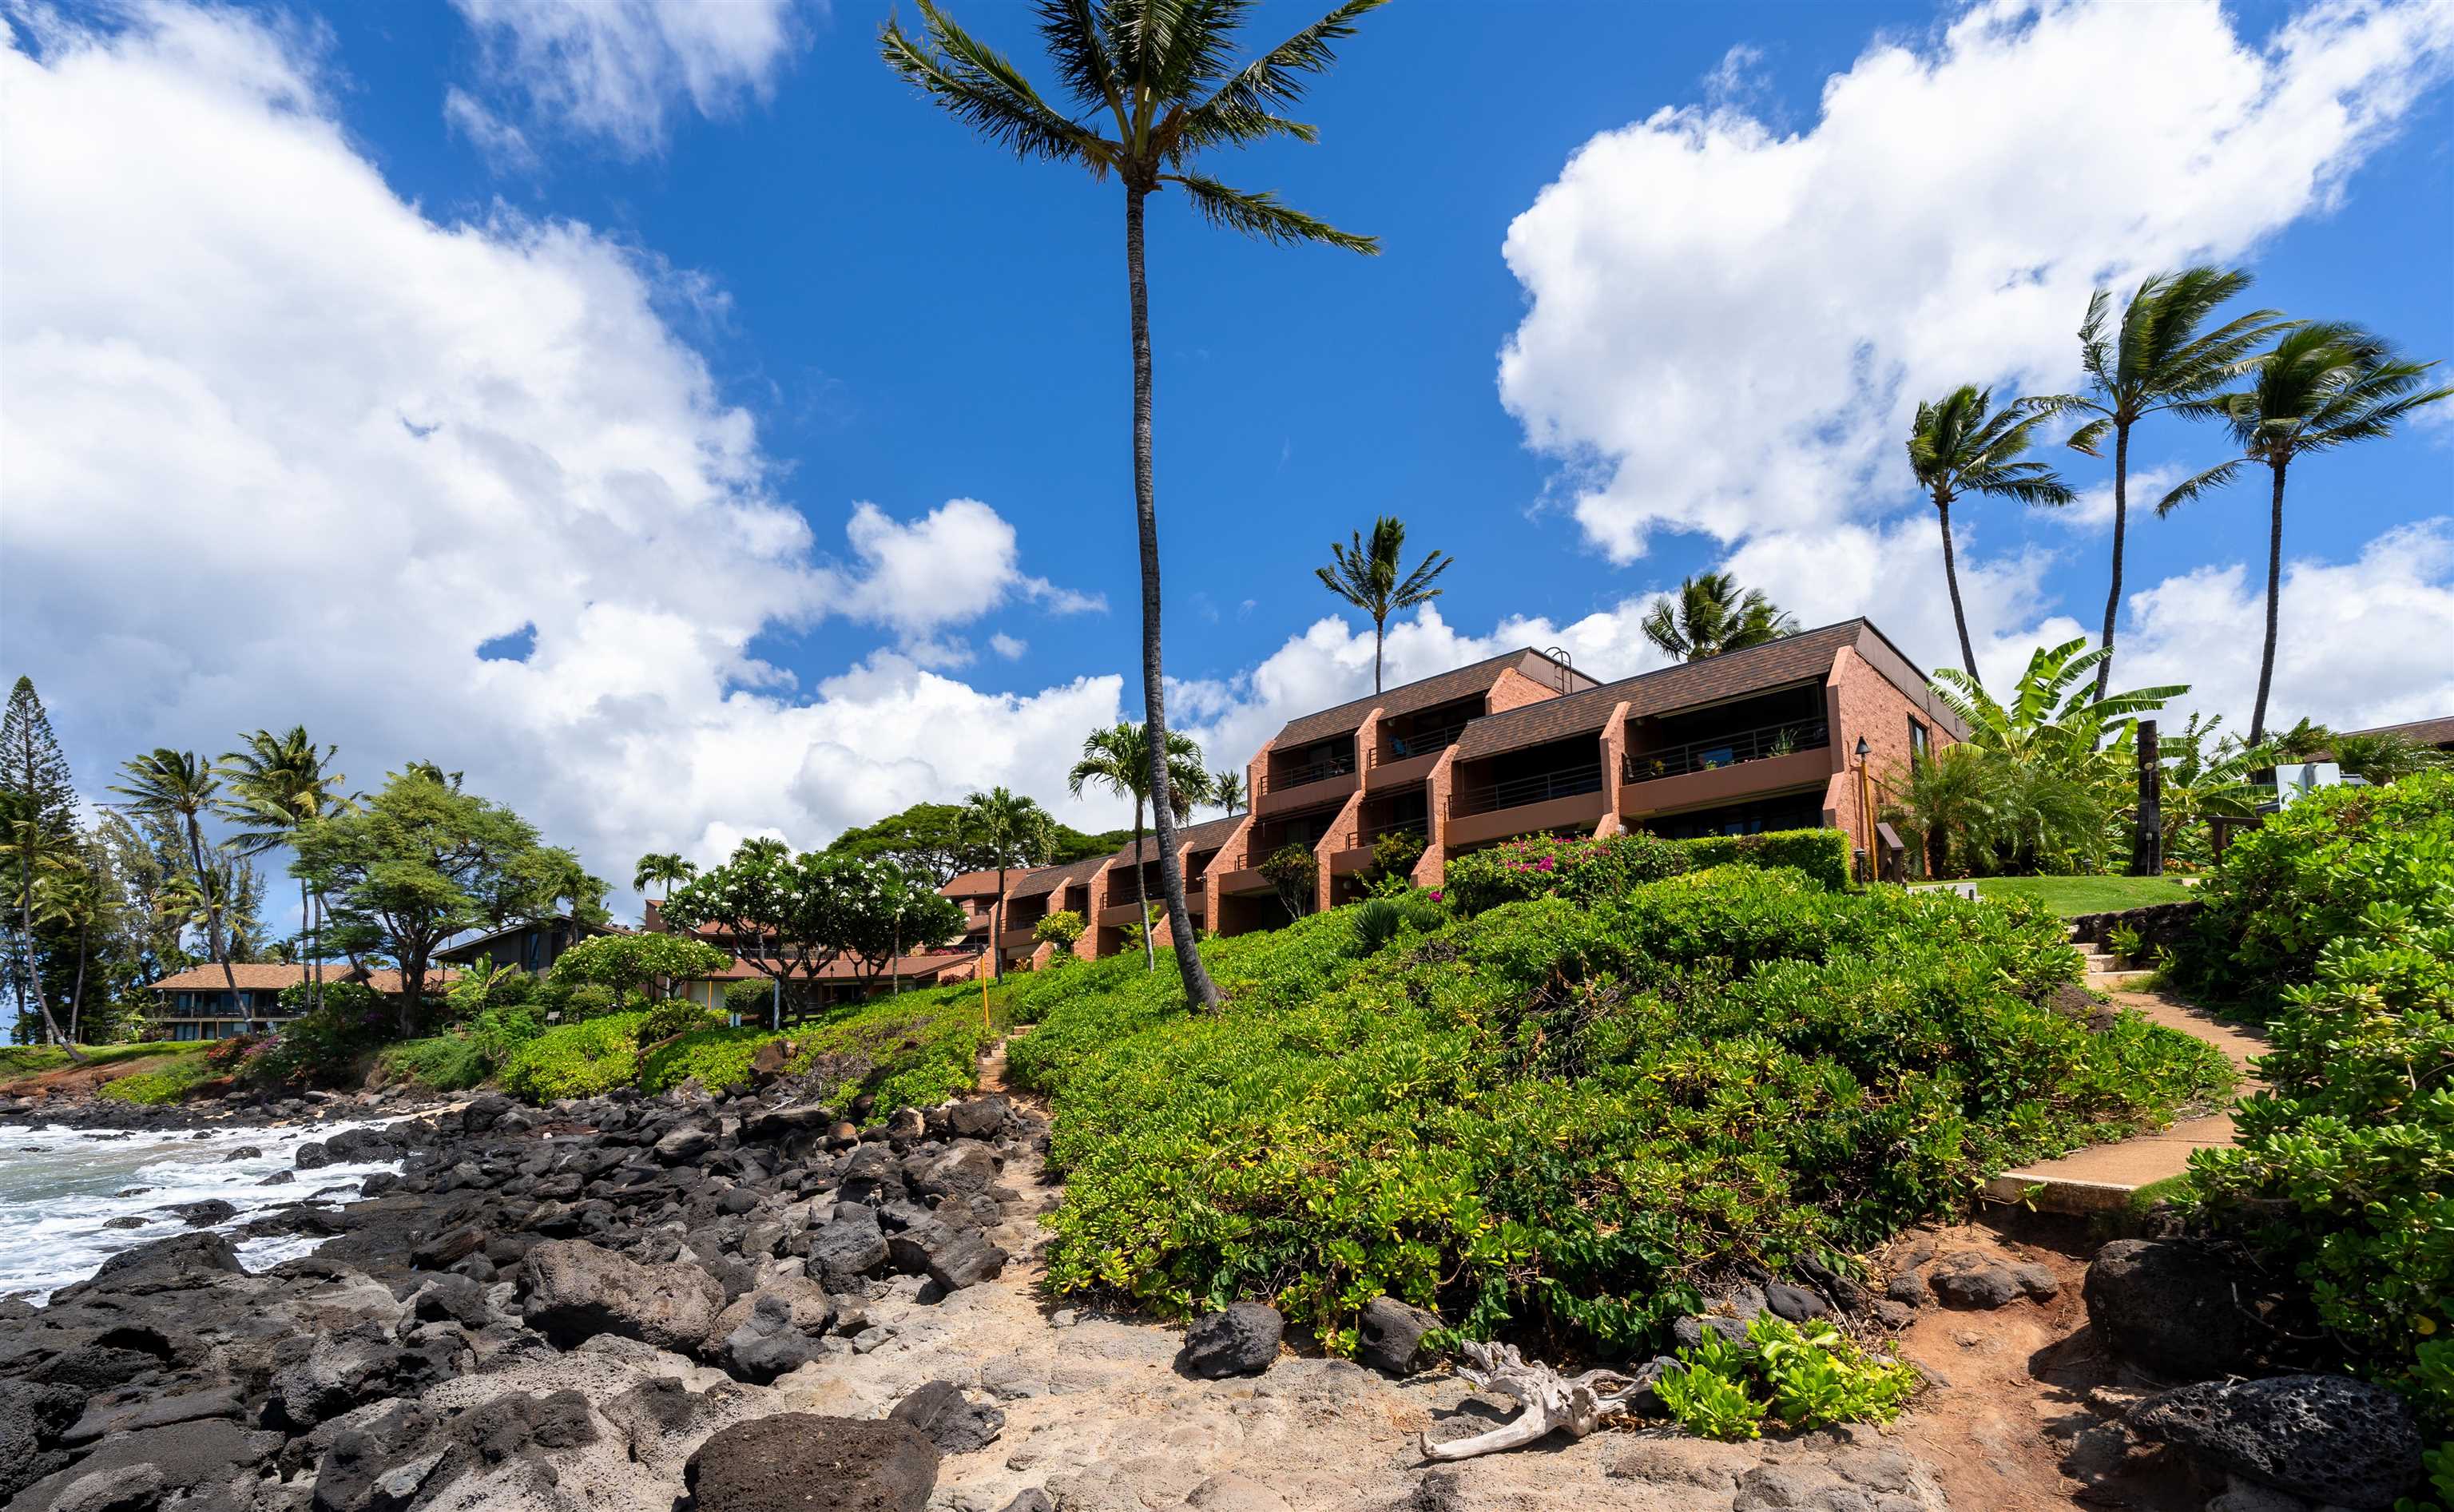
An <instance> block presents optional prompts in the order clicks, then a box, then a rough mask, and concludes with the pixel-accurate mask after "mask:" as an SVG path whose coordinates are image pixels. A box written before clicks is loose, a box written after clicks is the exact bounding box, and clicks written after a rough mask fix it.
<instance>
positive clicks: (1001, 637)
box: [989, 631, 1031, 661]
mask: <svg viewBox="0 0 2454 1512" xmlns="http://www.w3.org/2000/svg"><path fill="white" fill-rule="evenodd" d="M989 649H990V650H991V651H994V652H996V654H997V655H1000V656H1003V657H1004V658H1005V659H1006V660H1008V661H1019V660H1021V659H1022V654H1023V653H1024V652H1026V651H1029V650H1030V649H1031V643H1030V642H1029V641H1024V640H1016V638H1015V637H1014V636H1012V635H1007V634H1006V633H1005V632H1003V631H999V632H997V633H996V635H991V636H990V637H989Z"/></svg>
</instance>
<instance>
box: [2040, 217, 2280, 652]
mask: <svg viewBox="0 0 2454 1512" xmlns="http://www.w3.org/2000/svg"><path fill="white" fill-rule="evenodd" d="M2249 285H2250V276H2249V274H2247V273H2245V272H2238V271H2237V270H2234V269H2229V268H2210V267H2205V266H2201V267H2197V268H2185V269H2183V270H2182V271H2181V272H2178V273H2157V274H2155V275H2153V276H2152V277H2149V278H2146V279H2144V280H2142V282H2141V283H2140V285H2139V287H2138V288H2137V289H2135V290H2133V291H2131V294H2130V302H2129V303H2128V304H2126V305H2124V306H2122V320H2121V323H2120V324H2119V325H2118V326H2116V327H2114V328H2112V329H2111V330H2108V329H2107V328H2106V320H2107V317H2108V316H2109V315H2110V314H2111V313H2112V309H2113V298H2112V294H2111V292H2109V291H2107V290H2103V289H2100V290H2098V291H2096V292H2095V293H2094V294H2092V295H2090V296H2089V298H2088V301H2087V315H2086V317H2085V318H2084V319H2082V321H2081V322H2080V326H2079V354H2080V368H2081V370H2082V372H2084V373H2086V374H2087V382H2088V390H2087V393H2063V394H2055V395H2052V396H2051V397H2048V398H2043V399H2039V400H2037V401H2036V403H2037V404H2038V405H2039V406H2040V407H2041V408H2043V409H2046V410H2048V411H2051V412H2052V413H2077V414H2085V415H2090V416H2093V418H2091V419H2089V420H2088V421H2087V422H2086V423H2085V424H2083V425H2082V426H2081V427H2080V428H2079V429H2078V430H2077V431H2075V432H2073V433H2071V438H2070V446H2071V447H2072V449H2073V450H2075V451H2080V452H2084V453H2086V454H2088V455H2089V456H2102V454H2103V453H2102V451H2101V450H2099V449H2100V448H2101V447H2102V445H2103V442H2104V437H2105V434H2106V433H2107V432H2110V433H2112V435H2113V580H2112V584H2111V586H2110V587H2109V588H2108V589H2107V590H2106V592H2105V595H2104V639H2103V641H2102V645H2103V646H2104V648H2105V650H2107V651H2111V650H2112V649H2113V634H2114V618H2115V615H2117V613H2118V612H2119V611H2120V610H2121V608H2122V541H2123V536H2124V534H2125V533H2126V531H2127V530H2128V527H2129V523H2130V432H2131V429H2132V428H2133V427H2134V426H2136V425H2137V424H2138V423H2139V422H2140V421H2141V420H2143V419H2145V418H2146V417H2147V416H2149V415H2151V414H2156V413H2162V412H2164V411H2168V410H2174V409H2178V408H2180V407H2182V406H2183V405H2188V404H2193V403H2195V402H2197V401H2199V400H2202V399H2203V398H2205V397H2206V396H2207V395H2209V394H2211V393H2215V392H2216V391H2217V390H2218V389H2221V388H2223V386H2224V385H2225V384H2226V383H2229V382H2231V381H2232V379H2233V378H2234V376H2235V375H2236V374H2238V373H2240V371H2241V364H2242V361H2243V358H2245V357H2247V356H2248V355H2249V353H2250V352H2251V350H2252V349H2253V348H2255V347H2257V346H2258V344H2259V343H2261V342H2263V341H2267V340H2271V339H2272V338H2273V337H2274V336H2275V335H2276V334H2277V333H2280V332H2282V331H2283V330H2285V329H2287V328H2288V327H2289V326H2290V324H2291V322H2289V321H2287V320H2285V319H2284V318H2283V315H2282V314H2281V313H2280V312H2276V311H2273V310H2253V311H2251V312H2249V313H2248V314H2245V315H2243V316H2241V317H2240V318H2238V319H2235V320H2229V321H2226V322H2225V323H2224V324H2223V325H2221V326H2219V327H2217V328H2216V329H2215V330H2213V331H2207V330H2203V327H2204V326H2205V325H2206V323H2207V321H2208V320H2209V319H2211V318H2212V317H2213V316H2214V314H2215V312H2216V309H2217V307H2218V306H2220V305H2223V304H2224V303H2225V302H2227V301H2229V300H2231V299H2233V298H2236V297H2238V296H2239V295H2240V294H2241V293H2242V292H2243V291H2245V290H2247V289H2248V288H2249ZM2112 675H2113V658H2112V657H2111V656H2106V657H2105V658H2104V659H2103V660H2102V661H2101V662H2098V663H2097V666H2096V696H2098V697H2100V698H2102V697H2103V696H2104V690H2105V688H2106V687H2107V686H2108V685H2109V680H2110V679H2111V677H2112Z"/></svg>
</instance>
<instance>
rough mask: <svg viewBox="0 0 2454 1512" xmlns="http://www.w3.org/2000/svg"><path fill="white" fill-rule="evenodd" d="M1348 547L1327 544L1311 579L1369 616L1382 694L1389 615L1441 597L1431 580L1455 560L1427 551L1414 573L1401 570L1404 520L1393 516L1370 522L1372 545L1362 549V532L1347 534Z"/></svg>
mask: <svg viewBox="0 0 2454 1512" xmlns="http://www.w3.org/2000/svg"><path fill="white" fill-rule="evenodd" d="M1349 539H1350V541H1351V542H1352V544H1351V545H1347V546H1340V545H1338V543H1337V542H1336V541H1332V542H1330V543H1329V554H1330V558H1331V560H1330V564H1329V565H1328V566H1327V567H1316V568H1314V569H1313V575H1315V576H1317V577H1318V578H1319V579H1320V582H1321V586H1322V587H1324V588H1326V589H1328V590H1329V591H1330V592H1331V593H1333V594H1336V595H1338V597H1340V598H1343V599H1345V600H1346V601H1347V602H1348V603H1350V604H1353V605H1354V606H1355V607H1356V608H1358V609H1359V610H1361V611H1363V613H1364V614H1365V615H1369V616H1371V620H1372V691H1373V692H1374V693H1376V694H1377V693H1378V692H1379V691H1380V650H1381V647H1382V646H1383V645H1384V644H1385V643H1386V642H1387V640H1388V638H1389V616H1390V615H1394V614H1398V613H1400V612H1402V611H1404V610H1408V609H1413V608H1415V607H1416V606H1418V605H1420V604H1428V603H1430V602H1431V601H1432V600H1433V599H1435V598H1438V597H1439V596H1440V592H1441V591H1440V590H1439V589H1437V588H1434V587H1433V586H1432V581H1433V579H1434V578H1437V577H1438V576H1439V575H1440V574H1442V573H1445V572H1447V571H1448V570H1449V569H1450V568H1451V567H1452V566H1455V565H1456V562H1457V558H1455V557H1453V556H1450V555H1447V554H1444V553H1441V552H1437V551H1434V552H1426V553H1424V554H1423V559H1422V560H1421V561H1419V562H1417V563H1416V564H1415V570H1414V571H1413V572H1411V573H1410V572H1407V571H1406V570H1405V562H1404V557H1405V554H1406V522H1405V521H1404V520H1401V519H1399V518H1398V516H1396V515H1395V514H1383V515H1381V516H1380V517H1379V518H1378V519H1376V520H1374V521H1373V522H1372V541H1371V544H1370V545H1368V546H1367V545H1365V544H1364V540H1363V534H1362V532H1360V531H1357V532H1353V533H1351V534H1350V536H1349Z"/></svg>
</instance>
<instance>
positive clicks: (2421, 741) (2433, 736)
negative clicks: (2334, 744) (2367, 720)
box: [2343, 715, 2454, 746]
mask: <svg viewBox="0 0 2454 1512" xmlns="http://www.w3.org/2000/svg"><path fill="white" fill-rule="evenodd" d="M2343 735H2347V736H2349V735H2395V736H2403V738H2404V739H2405V740H2409V741H2411V742H2412V743H2413V744H2415V745H2432V746H2444V745H2449V744H2454V715H2449V716H2446V717H2444V718H2443V719H2414V720H2412V721H2411V722H2410V723H2409V724H2387V725H2380V726H2379V727H2378V728H2376V729H2374V730H2345V731H2343Z"/></svg>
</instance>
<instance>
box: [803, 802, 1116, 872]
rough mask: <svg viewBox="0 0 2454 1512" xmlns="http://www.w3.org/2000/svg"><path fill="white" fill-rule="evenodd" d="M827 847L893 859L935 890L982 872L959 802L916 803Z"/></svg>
mask: <svg viewBox="0 0 2454 1512" xmlns="http://www.w3.org/2000/svg"><path fill="white" fill-rule="evenodd" d="M827 849H828V850H829V851H830V852H832V853H834V854H835V855H837V856H857V857H863V858H865V859H870V860H886V861H893V862H894V863H895V865H897V866H899V867H901V868H903V870H904V871H905V872H907V873H910V874H912V875H914V876H916V877H928V878H929V885H930V886H932V887H943V886H945V885H946V884H947V883H948V882H950V881H953V880H954V879H955V874H956V873H958V872H969V871H976V870H979V868H977V867H976V866H974V865H973V864H972V855H971V848H970V846H969V845H968V844H967V843H966V841H965V838H964V834H963V808H962V805H961V804H959V803H915V804H913V805H912V806H911V807H910V808H908V809H905V810H903V811H901V812H900V813H896V814H890V815H888V816H886V817H884V818H882V819H880V820H878V821H877V822H876V823H875V824H867V825H859V826H855V828H852V829H849V830H846V831H844V832H843V833H842V834H840V835H838V836H836V837H835V838H834V839H832V840H829V841H828V842H827ZM1109 849H1110V850H1114V849H1116V847H1115V846H1110V847H1109Z"/></svg>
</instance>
